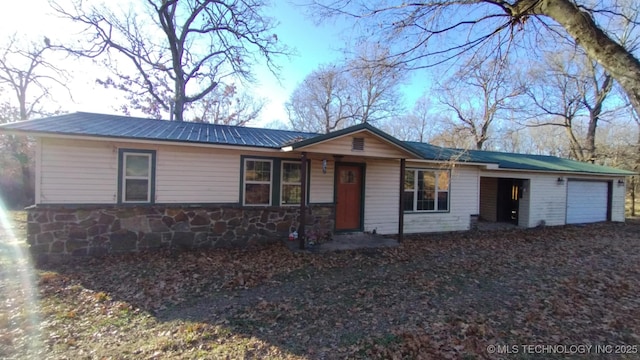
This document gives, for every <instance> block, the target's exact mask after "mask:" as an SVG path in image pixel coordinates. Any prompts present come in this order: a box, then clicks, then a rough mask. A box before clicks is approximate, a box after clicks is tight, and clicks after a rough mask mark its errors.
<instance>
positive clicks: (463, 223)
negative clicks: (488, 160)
mask: <svg viewBox="0 0 640 360" xmlns="http://www.w3.org/2000/svg"><path fill="white" fill-rule="evenodd" d="M407 166H411V167H422V168H428V166H425V165H421V164H407ZM479 184H480V181H479V170H478V169H477V168H474V167H463V166H460V167H455V168H453V169H452V170H451V187H450V191H449V196H450V200H449V209H450V211H449V212H446V213H427V212H424V213H407V214H405V215H404V232H405V233H407V234H410V233H422V232H446V231H460V230H468V229H469V225H470V219H471V215H477V214H478V212H479V208H478V207H479V206H478V203H479V201H478V199H479V198H480V186H479Z"/></svg>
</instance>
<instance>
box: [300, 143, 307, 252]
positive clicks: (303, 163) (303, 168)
mask: <svg viewBox="0 0 640 360" xmlns="http://www.w3.org/2000/svg"><path fill="white" fill-rule="evenodd" d="M300 183H301V186H300V216H299V217H298V219H299V221H300V226H299V229H298V240H299V241H300V249H302V250H304V244H305V231H304V230H305V229H304V228H305V225H306V223H307V221H306V220H307V153H306V152H303V153H302V157H301V158H300Z"/></svg>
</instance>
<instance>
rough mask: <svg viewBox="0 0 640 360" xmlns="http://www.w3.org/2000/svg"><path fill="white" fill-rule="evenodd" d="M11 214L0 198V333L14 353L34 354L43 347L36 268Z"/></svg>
mask: <svg viewBox="0 0 640 360" xmlns="http://www.w3.org/2000/svg"><path fill="white" fill-rule="evenodd" d="M10 215H11V212H10V211H8V210H7V209H6V207H5V206H4V202H3V200H2V198H0V284H1V285H2V291H1V292H0V300H2V307H1V308H0V320H1V321H2V323H0V334H1V335H2V337H8V338H5V340H8V341H10V343H12V344H13V345H14V350H16V351H17V352H19V353H21V354H25V352H26V354H29V355H35V354H38V353H41V352H42V350H43V348H42V347H41V346H40V345H41V337H40V318H39V315H38V296H37V288H36V283H35V279H34V278H35V271H34V267H33V264H32V262H31V257H30V256H29V254H28V251H27V250H26V241H25V240H26V239H23V238H18V237H17V236H16V232H15V231H14V229H15V227H16V226H17V224H16V223H15V222H14V221H12V219H11V216H10ZM25 226H26V224H25ZM5 331H6V333H4V332H5ZM19 347H24V348H23V349H18V348H19ZM10 357H11V356H10Z"/></svg>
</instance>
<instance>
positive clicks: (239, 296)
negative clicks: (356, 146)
mask: <svg viewBox="0 0 640 360" xmlns="http://www.w3.org/2000/svg"><path fill="white" fill-rule="evenodd" d="M14 216H15V217H14V219H15V220H16V221H18V224H20V222H21V221H22V222H23V221H24V217H23V215H21V214H14ZM21 219H22V220H21ZM17 228H18V229H20V228H22V230H19V231H23V230H24V227H23V226H21V225H18V227H17ZM20 236H24V233H23V232H22V233H21V235H20ZM639 241H640V223H639V222H638V221H630V222H629V223H628V224H626V225H623V224H595V225H589V226H579V227H577V226H574V227H558V228H545V229H530V230H511V231H501V232H475V233H474V232H469V233H458V234H447V235H434V236H424V237H420V238H414V239H409V240H408V241H406V242H405V243H403V244H402V246H400V247H399V248H396V249H387V250H375V251H371V250H369V251H366V252H362V251H361V252H357V251H350V252H341V253H333V254H326V255H318V254H300V253H291V252H289V251H288V250H287V249H286V248H285V247H284V246H272V247H268V248H264V249H259V250H245V251H240V250H212V251H204V252H190V253H180V254H171V253H168V252H156V253H148V254H140V255H135V256H133V255H123V256H110V257H106V258H104V259H88V260H84V261H81V262H77V263H73V264H67V265H49V266H47V267H40V268H35V267H33V266H32V265H30V264H28V262H25V261H23V260H20V259H16V258H11V257H10V256H9V253H8V252H3V253H2V260H1V261H0V264H1V265H2V268H1V271H2V275H3V277H2V278H1V279H0V287H1V289H2V291H1V292H0V294H1V295H0V296H2V298H0V300H2V302H1V304H2V308H0V358H38V359H47V358H50V359H75V358H99V359H102V358H105V359H108V358H112V359H116V358H117V359H141V358H143V359H160V358H163V359H165V358H171V359H199V358H230V359H236V358H273V359H329V358H406V359H410V358H420V357H424V358H467V359H485V358H490V359H493V358H496V356H495V355H490V354H489V353H487V351H486V349H487V346H488V345H494V344H497V345H521V344H565V345H571V344H593V345H596V344H599V345H622V344H626V345H630V346H634V345H635V346H636V348H637V346H638V344H640V336H639V334H640V318H639V317H638V316H637V314H639V313H640V299H639V298H638V296H637V294H638V293H640V245H639V244H640V242H639ZM26 273H30V274H32V275H33V280H34V282H33V283H32V284H31V285H28V284H22V283H21V282H20V281H18V280H16V279H19V278H25V279H26V278H29V276H22V275H24V274H26ZM16 275H18V276H16ZM25 286H31V287H32V289H28V288H27V287H25ZM32 291H35V293H36V294H37V295H38V297H39V299H38V300H37V302H36V303H35V304H30V303H29V301H28V298H29V294H30V292H32ZM30 305H34V306H30ZM628 349H629V350H630V351H632V352H633V349H634V348H633V347H630V348H628ZM638 350H640V349H638ZM636 352H637V350H636ZM547 355H548V356H544V358H554V355H552V354H547ZM618 355H619V357H620V358H625V357H626V358H637V356H638V355H637V354H631V355H623V354H618ZM598 356H600V355H595V354H592V357H590V358H598ZM564 357H565V356H564V355H563V356H555V358H564ZM510 358H523V359H526V358H530V356H528V355H527V354H522V351H521V352H520V353H519V354H515V355H514V354H512V356H510Z"/></svg>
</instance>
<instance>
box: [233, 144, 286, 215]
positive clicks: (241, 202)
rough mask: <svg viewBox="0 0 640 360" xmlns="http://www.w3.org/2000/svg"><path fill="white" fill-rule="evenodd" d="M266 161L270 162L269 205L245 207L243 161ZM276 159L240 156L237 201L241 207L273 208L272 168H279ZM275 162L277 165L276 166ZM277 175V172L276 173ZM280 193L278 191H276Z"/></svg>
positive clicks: (273, 181)
mask: <svg viewBox="0 0 640 360" xmlns="http://www.w3.org/2000/svg"><path fill="white" fill-rule="evenodd" d="M253 159H255V160H265V161H266V160H268V161H271V183H270V185H269V186H270V187H271V191H270V195H271V199H270V200H271V203H270V204H269V205H247V204H245V203H244V185H245V184H244V164H245V160H253ZM277 160H278V159H277V158H274V157H271V156H252V155H240V181H238V182H239V183H240V192H239V194H240V198H239V199H238V202H239V203H240V205H242V206H249V207H261V206H262V207H264V206H274V204H276V202H274V197H273V193H274V187H275V186H274V185H275V184H274V183H275V180H274V177H275V176H274V167H276V166H279V165H280V162H279V161H277ZM276 161H277V164H276ZM278 173H279V171H278ZM278 192H280V191H278Z"/></svg>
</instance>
